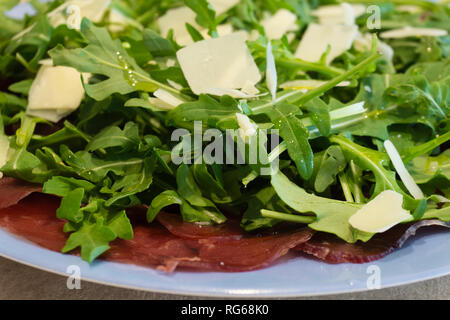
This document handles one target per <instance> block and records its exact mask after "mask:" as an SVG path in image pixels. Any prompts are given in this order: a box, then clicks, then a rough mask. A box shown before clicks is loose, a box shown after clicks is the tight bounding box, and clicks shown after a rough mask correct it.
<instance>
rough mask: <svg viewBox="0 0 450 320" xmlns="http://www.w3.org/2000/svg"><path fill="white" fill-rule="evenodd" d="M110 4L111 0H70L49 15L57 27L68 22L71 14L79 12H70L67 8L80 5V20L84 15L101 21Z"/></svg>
mask: <svg viewBox="0 0 450 320" xmlns="http://www.w3.org/2000/svg"><path fill="white" fill-rule="evenodd" d="M110 4H111V0H70V1H67V2H66V3H64V4H63V5H61V6H59V7H57V8H56V9H55V10H53V11H52V12H50V13H49V14H48V17H49V19H50V22H51V23H52V25H53V26H55V27H56V26H58V25H60V24H64V23H67V22H68V20H69V17H70V16H71V15H76V14H78V12H76V11H72V12H70V13H69V12H68V11H67V10H68V9H69V8H70V7H78V8H79V13H80V17H79V18H80V19H79V22H81V20H82V18H84V17H86V18H88V19H89V20H91V21H93V22H100V21H101V19H102V17H103V15H104V14H105V12H106V10H107V9H108V7H109V5H110ZM76 28H77V29H79V28H80V26H79V25H78V26H76Z"/></svg>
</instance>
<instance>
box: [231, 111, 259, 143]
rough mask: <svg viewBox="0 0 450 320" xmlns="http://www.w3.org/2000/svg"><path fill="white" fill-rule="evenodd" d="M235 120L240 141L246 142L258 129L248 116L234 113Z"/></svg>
mask: <svg viewBox="0 0 450 320" xmlns="http://www.w3.org/2000/svg"><path fill="white" fill-rule="evenodd" d="M236 119H237V122H238V124H239V135H240V136H241V138H242V140H244V141H248V139H250V138H251V137H253V136H254V135H256V133H257V128H258V127H257V126H256V124H254V123H253V122H252V121H251V120H250V118H249V117H248V116H246V115H245V114H242V113H236Z"/></svg>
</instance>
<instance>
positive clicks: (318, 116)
mask: <svg viewBox="0 0 450 320" xmlns="http://www.w3.org/2000/svg"><path fill="white" fill-rule="evenodd" d="M304 108H305V109H306V110H308V112H309V115H310V117H311V120H312V121H313V123H314V124H315V125H316V127H317V128H318V129H319V132H320V133H321V134H322V136H324V137H327V136H328V135H329V134H330V131H331V119H330V110H329V108H328V105H327V104H326V103H325V102H323V101H322V100H321V99H320V98H314V99H312V100H310V101H308V102H307V103H306V104H305V105H304Z"/></svg>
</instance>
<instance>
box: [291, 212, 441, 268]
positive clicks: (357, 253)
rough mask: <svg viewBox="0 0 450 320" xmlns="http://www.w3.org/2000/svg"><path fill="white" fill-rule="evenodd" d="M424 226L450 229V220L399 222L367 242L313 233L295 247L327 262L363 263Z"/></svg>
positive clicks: (395, 246) (385, 252) (390, 248)
mask: <svg viewBox="0 0 450 320" xmlns="http://www.w3.org/2000/svg"><path fill="white" fill-rule="evenodd" d="M426 226H444V227H447V228H450V222H443V221H440V220H424V221H419V222H416V223H414V224H402V225H398V226H396V227H394V228H392V229H390V230H388V231H386V232H384V233H382V234H377V235H375V236H374V237H373V238H372V239H370V240H369V241H368V242H366V243H363V242H357V243H353V244H352V243H347V242H345V241H343V240H341V239H339V238H337V237H336V236H334V235H331V234H328V233H316V234H315V235H314V237H313V238H312V239H311V240H309V241H308V242H306V243H303V244H301V245H300V246H298V247H296V250H301V251H303V252H305V253H308V254H311V255H313V256H315V257H317V258H319V259H321V260H325V261H326V262H328V263H366V262H371V261H374V260H378V259H381V258H383V257H384V256H386V255H388V254H390V253H392V252H393V251H394V250H395V249H398V248H400V247H402V246H403V244H404V243H405V242H406V240H408V238H409V237H411V236H414V235H415V234H416V231H417V230H418V229H419V228H421V227H426Z"/></svg>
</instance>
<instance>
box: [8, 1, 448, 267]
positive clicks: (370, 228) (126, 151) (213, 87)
mask: <svg viewBox="0 0 450 320" xmlns="http://www.w3.org/2000/svg"><path fill="white" fill-rule="evenodd" d="M28 2H29V3H28V4H29V5H30V8H32V11H33V12H32V14H30V15H27V16H25V17H24V18H21V19H18V18H14V17H11V12H12V11H10V10H11V9H12V8H14V7H15V6H16V5H17V4H18V3H19V1H18V0H6V1H2V3H1V4H0V15H2V22H3V25H2V28H1V30H0V90H1V91H0V115H1V117H0V172H1V173H0V175H2V176H4V177H13V178H16V179H20V180H24V181H28V182H32V183H37V184H40V185H42V187H43V189H42V190H43V192H44V193H48V194H52V195H56V196H58V197H61V205H60V207H59V209H58V210H57V212H56V215H57V218H59V219H63V220H65V221H66V223H65V225H64V232H65V233H67V235H68V239H67V243H66V246H65V247H64V248H63V252H71V251H73V250H74V249H76V248H81V255H82V258H83V259H85V260H87V261H89V262H92V261H93V260H95V259H96V258H98V257H99V256H101V255H102V254H103V253H105V252H106V251H108V249H109V244H110V243H111V242H113V241H114V240H116V239H125V240H130V239H133V227H132V225H131V223H130V219H129V217H128V216H127V209H128V208H132V207H137V206H145V207H146V208H148V209H147V216H146V218H147V221H148V223H153V221H154V220H155V218H156V217H157V216H158V214H159V213H160V212H161V210H164V209H165V208H167V207H169V208H171V210H173V208H176V212H177V213H178V214H179V215H180V216H181V217H182V219H183V221H184V222H186V223H198V224H202V225H221V224H223V223H225V222H226V221H227V219H229V218H230V214H231V215H233V216H236V215H239V217H240V221H241V222H240V226H241V228H242V229H243V230H245V231H246V232H248V233H255V232H259V231H261V230H265V229H268V228H272V227H274V226H277V225H278V224H280V223H285V222H289V223H291V224H294V225H305V226H308V227H309V228H311V229H313V230H315V231H317V232H323V233H329V234H333V235H335V236H337V237H338V238H340V239H342V240H344V241H345V242H347V243H356V242H358V241H362V242H367V241H369V240H370V239H371V238H372V237H373V236H375V235H376V234H380V233H381V234H382V233H383V232H385V231H386V230H388V229H390V228H392V227H393V226H395V225H398V224H402V223H409V222H414V221H419V220H424V219H439V220H441V221H450V206H449V205H448V202H449V201H450V200H448V198H449V197H450V152H449V150H448V141H449V139H450V132H449V126H450V123H449V120H448V114H449V112H450V36H448V31H449V30H450V24H449V22H448V21H449V15H450V9H449V7H448V3H446V2H445V1H443V2H441V3H432V2H426V1H416V0H402V1H400V0H396V1H390V2H387V1H353V0H351V1H347V2H345V3H344V2H334V1H319V0H314V1H301V0H298V1H297V0H264V1H262V0H241V1H234V0H229V1H219V0H215V1H210V2H208V1H206V0H185V1H184V2H183V1H152V0H146V1H137V0H95V1H94V0H70V1H62V0H55V1H52V2H45V3H43V2H42V3H41V2H39V1H37V0H30V1H28ZM211 129H216V131H210V132H219V134H218V135H216V136H214V137H209V139H205V138H204V137H205V132H207V131H208V130H211ZM227 130H228V132H231V131H233V130H234V131H236V132H237V134H236V135H235V136H233V137H232V138H231V144H232V145H233V146H234V148H233V155H232V158H233V159H231V160H230V161H222V162H220V161H218V158H217V153H218V152H219V151H221V152H225V155H226V156H229V154H227V150H225V149H226V145H227V144H226V143H223V144H221V146H222V149H221V150H219V149H215V152H210V153H209V155H210V157H207V156H206V154H207V152H206V151H207V150H209V149H208V146H210V145H211V141H212V140H213V139H212V138H215V139H216V140H221V139H222V140H224V139H225V140H226V141H228V142H230V141H229V139H228V140H227V138H226V134H225V133H226V132H227ZM174 132H181V133H180V134H179V135H178V136H177V137H176V139H174ZM220 133H222V134H223V135H220ZM196 136H200V139H202V138H203V140H200V142H199V140H198V139H196V138H195V137H196ZM192 137H194V138H193V139H191V138H192ZM274 137H275V138H277V139H278V140H277V141H278V142H276V143H271V141H273V140H272V138H274ZM252 147H254V148H255V150H258V152H257V153H258V157H259V158H258V159H259V160H261V161H256V162H252V161H251V156H250V154H249V151H248V150H249V149H251V148H252ZM199 149H201V150H203V151H204V152H203V153H200V156H199V153H198V152H197V151H198V150H199ZM180 150H181V151H183V152H184V153H183V157H182V160H183V161H175V160H174V154H178V153H177V152H178V151H180ZM174 151H177V152H174ZM186 151H187V152H186ZM234 151H236V152H234ZM237 155H240V156H237ZM235 158H239V159H238V160H237V159H235ZM178 160H180V159H178ZM222 160H223V159H222ZM232 160H236V161H232ZM262 160H264V161H262Z"/></svg>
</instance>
